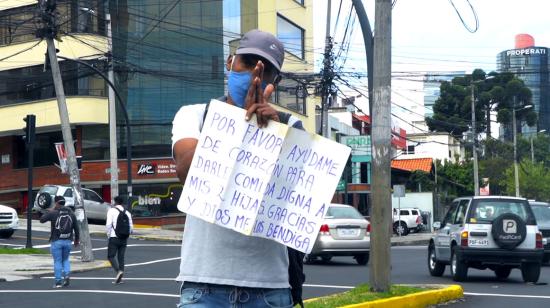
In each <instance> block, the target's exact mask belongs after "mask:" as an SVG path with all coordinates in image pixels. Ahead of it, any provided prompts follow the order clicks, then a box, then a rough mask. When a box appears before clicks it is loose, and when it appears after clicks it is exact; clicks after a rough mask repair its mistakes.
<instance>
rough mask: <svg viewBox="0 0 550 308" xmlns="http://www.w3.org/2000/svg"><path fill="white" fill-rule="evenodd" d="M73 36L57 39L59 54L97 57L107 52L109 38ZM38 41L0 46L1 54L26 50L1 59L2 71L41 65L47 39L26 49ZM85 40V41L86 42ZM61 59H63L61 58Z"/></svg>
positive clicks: (5, 54) (43, 59)
mask: <svg viewBox="0 0 550 308" xmlns="http://www.w3.org/2000/svg"><path fill="white" fill-rule="evenodd" d="M73 36H74V37H71V36H62V42H58V41H55V45H56V47H57V49H59V53H58V54H59V55H61V56H64V57H67V58H97V57H99V56H100V55H98V54H104V53H106V52H107V38H106V37H104V36H99V35H93V34H75V35H73ZM37 42H38V39H37V40H36V41H32V42H25V43H20V44H13V45H8V46H3V47H0V55H3V56H8V55H13V54H16V53H17V52H20V51H22V50H25V51H24V52H22V53H20V54H18V55H16V56H13V57H10V58H9V59H6V60H4V61H0V71H5V70H11V69H15V68H21V67H27V66H33V65H41V64H44V61H45V60H46V56H45V53H46V49H47V45H46V41H42V42H40V44H38V45H37V46H35V47H33V48H32V49H29V50H26V49H28V48H30V47H32V46H33V45H35V44H36V43H37ZM84 42H85V43H84ZM59 61H63V60H62V59H59Z"/></svg>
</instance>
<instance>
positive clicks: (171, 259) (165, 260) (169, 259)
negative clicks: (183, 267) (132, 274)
mask: <svg viewBox="0 0 550 308" xmlns="http://www.w3.org/2000/svg"><path fill="white" fill-rule="evenodd" d="M179 259H181V257H175V258H168V259H160V260H153V261H148V262H142V263H134V264H126V265H124V266H125V267H131V266H140V265H149V264H155V263H160V262H168V261H174V260H179Z"/></svg>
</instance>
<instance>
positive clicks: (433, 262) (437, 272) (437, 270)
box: [428, 245, 445, 277]
mask: <svg viewBox="0 0 550 308" xmlns="http://www.w3.org/2000/svg"><path fill="white" fill-rule="evenodd" d="M428 269H429V270H430V275H432V276H435V277H441V275H443V273H444V272H445V264H443V263H441V262H439V261H437V259H436V258H435V248H434V246H433V245H430V246H429V247H428Z"/></svg>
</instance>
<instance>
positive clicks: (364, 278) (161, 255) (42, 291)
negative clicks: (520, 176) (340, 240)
mask: <svg viewBox="0 0 550 308" xmlns="http://www.w3.org/2000/svg"><path fill="white" fill-rule="evenodd" d="M18 232H21V233H17V234H16V236H18V237H16V238H15V239H12V240H9V243H11V244H17V243H20V244H24V243H25V237H24V236H22V235H24V233H22V231H18ZM35 235H36V238H35V239H34V240H33V243H34V244H35V245H44V244H46V241H45V239H47V234H46V233H36V234H35ZM19 236H20V237H19ZM4 243H6V240H0V245H1V244H4ZM106 244H107V242H106V240H105V239H104V238H101V237H99V238H93V246H94V247H95V248H94V249H95V256H96V258H98V259H105V258H106ZM44 249H47V247H45V248H44ZM179 250H180V245H179V244H177V243H167V242H155V241H139V240H130V242H129V248H128V250H127V259H126V263H127V267H126V271H125V272H126V273H125V278H126V279H125V283H124V284H121V285H113V284H112V283H111V282H112V280H113V277H114V272H113V271H112V270H111V269H101V270H95V271H91V272H86V273H75V274H73V277H72V281H71V286H70V287H69V288H64V289H58V290H54V289H52V284H53V280H52V277H43V278H40V279H32V280H23V281H15V282H0V307H20V308H26V307H29V308H34V307H71V308H74V307H101V308H110V307H113V308H114V307H116V308H120V307H124V306H125V307H175V304H176V303H177V300H178V295H177V294H178V288H179V286H178V284H177V283H176V282H174V277H176V275H177V273H178V268H179V258H178V257H179ZM305 271H306V275H307V282H306V285H305V288H304V296H305V297H306V298H311V297H317V296H321V295H327V294H332V293H337V292H342V291H345V290H347V289H349V288H352V287H353V286H355V285H358V284H361V283H366V282H368V277H369V271H368V266H359V265H357V264H356V263H355V262H354V260H353V259H352V258H347V257H338V258H334V259H333V260H332V261H331V262H329V263H328V264H324V263H321V262H319V263H315V264H311V265H306V266H305ZM539 282H542V283H543V284H542V285H530V284H525V283H523V281H522V279H521V274H520V272H519V270H513V271H512V274H511V275H510V278H509V279H508V280H507V281H504V282H503V281H498V280H497V279H496V278H495V277H494V274H493V273H492V272H491V271H478V270H470V271H469V281H468V282H465V283H462V286H463V287H464V290H465V292H466V299H465V300H464V301H459V302H457V303H452V304H449V306H450V307H499V308H502V307H518V306H520V305H522V306H523V305H524V306H525V307H549V306H550V286H549V285H548V284H544V283H546V282H550V267H544V268H543V270H542V274H541V279H540V281H539ZM392 283H414V284H422V283H436V284H451V283H454V282H453V281H452V280H451V278H450V276H449V271H448V269H447V271H446V273H445V275H444V276H443V277H431V276H430V275H429V273H428V270H427V267H426V248H425V247H418V246H412V247H394V248H392Z"/></svg>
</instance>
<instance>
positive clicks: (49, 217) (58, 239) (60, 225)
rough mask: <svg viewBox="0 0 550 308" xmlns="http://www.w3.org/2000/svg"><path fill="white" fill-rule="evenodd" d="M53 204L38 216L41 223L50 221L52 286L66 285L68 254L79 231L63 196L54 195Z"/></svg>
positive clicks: (69, 271)
mask: <svg viewBox="0 0 550 308" xmlns="http://www.w3.org/2000/svg"><path fill="white" fill-rule="evenodd" d="M54 202H55V206H54V207H53V209H51V210H48V211H47V212H46V213H44V215H42V217H41V218H40V222H41V223H45V222H47V221H49V222H50V224H51V227H50V242H51V244H50V252H51V254H52V257H53V271H54V276H55V284H54V288H61V287H67V286H69V284H70V274H71V263H70V260H69V255H70V253H71V246H72V244H73V239H74V246H75V247H76V246H78V244H79V241H80V233H79V230H78V227H77V225H76V217H75V215H74V213H73V211H72V210H71V209H70V208H69V207H67V206H65V198H64V197H63V196H55V198H54Z"/></svg>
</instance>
